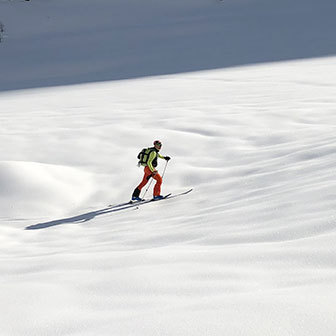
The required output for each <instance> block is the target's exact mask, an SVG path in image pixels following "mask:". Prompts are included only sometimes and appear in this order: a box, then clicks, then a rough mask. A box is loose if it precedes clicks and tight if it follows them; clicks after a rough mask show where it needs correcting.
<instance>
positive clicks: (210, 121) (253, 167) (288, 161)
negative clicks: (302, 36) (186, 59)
mask: <svg viewBox="0 0 336 336" xmlns="http://www.w3.org/2000/svg"><path fill="white" fill-rule="evenodd" d="M335 68H336V60H335V58H322V59H316V60H310V61H300V62H299V61H297V62H288V63H279V64H265V65H262V66H253V67H242V68H236V69H230V70H229V69H228V70H221V71H218V70H217V71H209V72H198V73H193V74H188V75H186V74H184V75H174V76H167V77H153V78H147V79H138V80H127V81H119V82H118V81H117V82H110V83H101V84H88V85H80V86H72V87H60V88H57V89H55V88H54V89H43V90H42V89H39V90H28V91H23V92H17V93H11V94H9V93H6V94H4V93H3V94H2V95H1V96H0V108H1V115H0V122H1V126H2V129H1V142H0V144H1V150H0V152H1V157H2V159H3V161H2V162H1V163H0V183H1V190H0V197H1V202H2V203H1V211H2V214H1V217H2V220H1V224H0V274H1V279H2V281H1V287H0V302H1V303H0V316H1V319H0V330H1V334H2V335H6V336H7V335H10V336H16V335H20V336H21V335H42V334H43V335H44V334H46V335H48V336H49V335H62V336H63V335H81V336H86V335H127V336H128V335H145V336H147V335H148V336H152V335H153V336H154V335H183V336H185V335H193V336H194V335H196V336H198V335H199V336H204V335H218V336H222V335H234V336H236V335H237V336H238V335H252V336H260V335H265V336H266V335H267V336H268V335H296V336H297V335H298V336H307V335H309V336H315V335H323V336H331V335H334V331H335V328H336V322H335V321H336V316H335V304H336V296H335V293H336V291H335V280H336V272H335V266H336V263H335V260H336V258H335V243H336V236H335V232H336V217H335V209H336V196H335V190H336V180H335V163H336V154H335V153H336V114H335V104H336V98H335V86H336V80H335V77H334V73H335ZM154 139H160V140H161V141H162V142H163V147H162V151H161V152H162V154H164V155H169V156H171V157H172V159H171V161H169V164H168V167H167V171H166V174H165V177H164V182H163V190H162V192H163V194H166V193H169V192H173V193H175V192H182V191H185V190H187V189H189V188H191V187H193V188H194V190H193V191H192V192H191V193H190V194H188V195H184V196H183V197H180V198H175V199H167V200H163V201H160V202H153V203H148V204H145V205H143V206H140V207H139V208H137V207H125V209H123V210H119V209H118V208H113V207H110V208H108V205H109V204H118V203H121V202H125V201H127V200H129V198H130V195H131V193H132V191H133V189H134V187H135V186H136V185H137V184H138V183H139V181H140V179H141V178H142V170H141V169H139V168H137V166H136V163H137V159H136V156H137V154H138V152H139V151H140V150H141V149H142V148H143V147H146V146H150V145H151V143H152V141H153V140H154ZM164 163H165V162H164V161H160V165H159V171H160V172H162V170H163V167H164ZM151 193H152V190H151V189H150V190H149V191H148V193H147V197H150V196H151ZM12 206H15V207H16V208H15V211H14V210H13V207H12Z"/></svg>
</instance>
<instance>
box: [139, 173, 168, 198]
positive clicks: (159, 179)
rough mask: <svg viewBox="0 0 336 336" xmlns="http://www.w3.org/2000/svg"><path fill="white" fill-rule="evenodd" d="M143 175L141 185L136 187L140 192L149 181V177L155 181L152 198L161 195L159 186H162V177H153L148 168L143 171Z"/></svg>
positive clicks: (156, 175) (157, 175)
mask: <svg viewBox="0 0 336 336" xmlns="http://www.w3.org/2000/svg"><path fill="white" fill-rule="evenodd" d="M144 172H145V175H144V177H143V179H142V181H141V183H140V184H139V185H138V189H139V190H141V189H142V188H143V187H144V186H145V185H146V184H147V183H148V181H149V180H150V178H151V177H153V179H154V180H156V184H155V186H154V196H159V195H161V184H162V177H161V176H160V174H159V173H157V174H155V175H153V173H152V171H151V170H150V169H149V168H148V166H146V167H145V169H144Z"/></svg>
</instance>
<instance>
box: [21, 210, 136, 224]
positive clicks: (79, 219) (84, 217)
mask: <svg viewBox="0 0 336 336" xmlns="http://www.w3.org/2000/svg"><path fill="white" fill-rule="evenodd" d="M137 206H138V204H129V205H124V206H118V205H116V206H112V207H108V208H104V209H101V210H96V211H91V212H87V213H84V214H81V215H77V216H73V217H68V218H62V219H57V220H53V221H49V222H44V223H38V224H34V225H30V226H27V227H26V230H39V229H46V228H49V227H52V226H56V225H61V224H71V223H84V222H88V221H90V220H92V219H94V218H95V217H97V216H101V215H106V214H109V213H112V212H118V211H123V210H127V209H130V208H134V207H137Z"/></svg>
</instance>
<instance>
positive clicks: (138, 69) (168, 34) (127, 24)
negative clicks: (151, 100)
mask: <svg viewBox="0 0 336 336" xmlns="http://www.w3.org/2000/svg"><path fill="white" fill-rule="evenodd" d="M335 12H336V2H335V1H334V0H319V1H317V0H295V1H292V0H281V1H280V0H224V1H219V0H169V1H167V0H155V1H154V0H141V1H140V0H95V1H92V0H32V1H29V2H26V1H21V0H12V1H8V0H0V22H2V23H3V24H4V26H5V39H4V42H3V43H0V58H1V62H0V74H1V75H0V90H11V89H21V88H31V87H45V86H52V85H65V84H76V83H86V82H95V81H106V80H107V81H108V80H115V79H125V78H135V77H141V76H148V75H163V74H172V73H180V72H186V71H198V70H206V69H219V68H224V67H231V66H237V65H246V64H254V63H262V62H273V61H280V60H291V59H298V58H312V57H321V56H327V55H335V52H336V45H335V31H336V20H335Z"/></svg>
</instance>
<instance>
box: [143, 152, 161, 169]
mask: <svg viewBox="0 0 336 336" xmlns="http://www.w3.org/2000/svg"><path fill="white" fill-rule="evenodd" d="M149 150H151V152H150V154H149V158H148V161H147V164H142V165H143V166H148V168H149V169H150V171H152V172H153V171H154V170H155V167H156V166H157V158H160V159H164V156H162V155H161V154H160V153H159V152H158V151H157V150H156V149H155V148H150V149H149Z"/></svg>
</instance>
